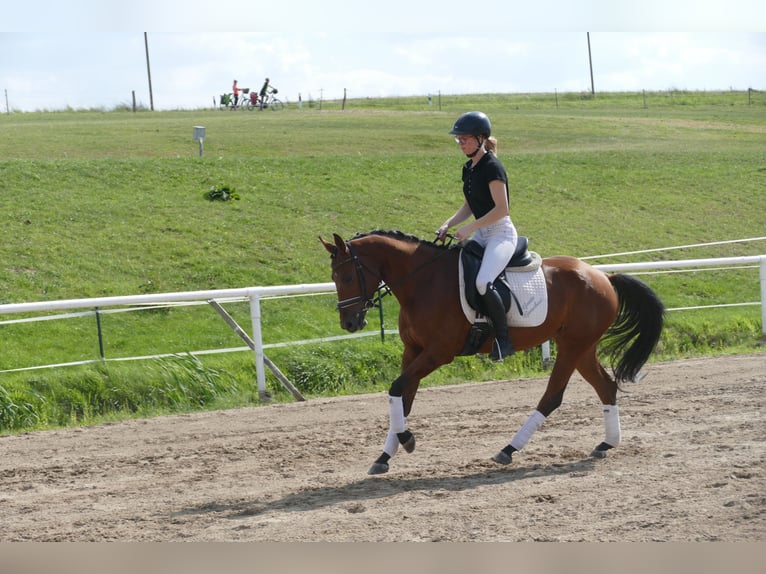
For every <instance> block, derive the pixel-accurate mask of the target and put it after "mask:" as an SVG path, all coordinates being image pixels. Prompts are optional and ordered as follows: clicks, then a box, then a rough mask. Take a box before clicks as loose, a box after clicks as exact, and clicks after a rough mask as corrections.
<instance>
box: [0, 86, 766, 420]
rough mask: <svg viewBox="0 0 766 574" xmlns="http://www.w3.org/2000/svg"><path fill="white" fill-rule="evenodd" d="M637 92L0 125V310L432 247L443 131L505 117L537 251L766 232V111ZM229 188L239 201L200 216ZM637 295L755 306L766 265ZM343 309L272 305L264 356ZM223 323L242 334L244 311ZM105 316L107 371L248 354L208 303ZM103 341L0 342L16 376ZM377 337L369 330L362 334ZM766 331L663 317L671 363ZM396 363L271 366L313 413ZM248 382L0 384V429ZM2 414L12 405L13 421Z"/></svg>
mask: <svg viewBox="0 0 766 574" xmlns="http://www.w3.org/2000/svg"><path fill="white" fill-rule="evenodd" d="M644 97H645V95H644V94H604V95H599V96H598V97H597V98H590V97H587V96H583V95H580V94H559V95H553V94H527V95H523V94H522V95H507V96H506V95H479V96H443V97H441V98H439V99H438V100H435V101H434V102H433V104H432V105H429V104H428V103H427V100H426V98H425V97H423V98H401V99H390V100H351V101H349V102H347V104H346V109H345V110H342V109H341V104H340V102H323V105H322V109H321V110H319V109H318V108H317V107H309V106H307V105H304V107H303V108H302V109H298V108H297V107H295V106H289V107H288V108H287V109H286V110H283V111H280V112H271V111H263V112H258V111H252V112H247V111H230V110H199V111H175V112H140V113H135V114H134V113H131V112H127V111H113V112H99V111H82V112H72V111H68V112H48V113H30V114H10V115H3V116H0V132H1V133H2V134H3V137H2V138H0V176H1V177H0V205H1V206H2V209H0V223H1V224H2V228H3V230H4V231H3V241H2V242H1V243H0V302H2V303H9V302H23V301H40V300H58V299H68V298H79V297H97V296H111V295H129V294H136V293H148V292H170V291H190V290H200V289H218V288H236V287H246V286H252V285H283V284H293V283H306V282H309V283H311V282H324V281H328V280H329V260H328V258H327V256H326V252H325V251H324V249H322V248H321V246H320V245H319V243H318V241H317V236H319V235H322V236H324V237H328V236H330V235H331V234H332V233H333V232H337V233H340V234H341V235H344V236H350V235H353V234H354V233H355V232H363V231H369V230H371V229H400V230H402V231H405V232H408V233H413V234H415V235H419V236H421V237H424V238H430V237H432V235H433V231H434V230H435V229H436V228H437V227H438V225H439V224H440V223H441V222H442V221H444V219H445V218H446V217H447V216H449V215H450V214H451V213H452V212H454V210H455V209H456V207H457V206H458V205H459V203H460V201H461V192H460V181H459V177H460V164H461V163H462V161H463V158H462V157H461V155H460V152H459V149H458V148H457V146H456V145H455V144H454V143H453V141H452V139H451V137H450V136H449V135H448V134H447V132H448V130H449V129H450V127H451V125H452V122H453V121H454V119H455V118H456V117H457V116H458V115H459V114H460V113H462V112H464V111H467V110H471V109H482V110H484V111H486V112H487V113H488V114H489V115H490V117H491V119H492V122H493V133H494V135H496V137H497V138H498V140H499V156H500V158H501V159H502V160H503V162H504V163H505V165H506V167H507V169H508V172H509V176H510V179H511V184H510V187H511V213H512V217H513V219H514V221H515V223H516V225H517V227H518V228H519V230H520V232H521V233H523V234H525V235H528V236H529V237H530V242H531V246H532V248H533V249H534V250H535V251H537V252H538V253H540V254H541V255H543V256H548V255H555V254H568V255H575V256H580V257H584V256H593V255H599V254H607V253H615V252H624V251H634V250H641V249H651V248H659V247H668V246H676V245H689V244H697V243H703V242H710V241H722V240H730V239H740V238H750V237H758V236H763V235H766V233H764V230H766V191H765V190H766V145H765V144H766V95H764V94H762V93H758V92H756V93H751V94H748V93H747V92H745V93H741V92H739V93H738V92H725V93H686V92H681V93H663V94H649V95H647V97H646V100H645V99H644ZM645 102H646V105H645ZM197 125H202V126H205V128H206V139H205V142H204V154H203V156H202V157H199V148H198V145H197V144H196V143H195V142H193V141H192V140H191V135H192V131H193V126H197ZM223 187H226V188H230V189H233V190H235V192H236V194H237V196H238V198H239V199H237V200H232V201H227V202H221V201H210V200H208V199H206V197H205V194H206V193H207V192H209V191H210V190H211V189H220V188H223ZM761 253H764V242H750V243H737V244H728V245H722V246H716V247H706V248H693V249H687V250H684V251H669V252H660V253H653V254H648V255H634V256H625V257H621V258H619V259H617V260H616V259H601V260H599V259H597V260H594V261H593V262H597V263H599V262H625V261H636V260H655V259H658V258H662V259H681V258H697V257H714V256H731V255H755V254H761ZM642 279H644V280H645V281H646V282H647V283H649V284H650V285H651V286H652V287H653V288H655V289H656V290H657V292H658V293H659V295H660V297H661V298H662V299H663V300H664V301H665V304H666V305H667V306H668V307H681V306H691V305H704V304H713V303H728V302H742V301H757V300H759V298H760V295H759V284H758V271H757V269H756V270H738V271H707V272H700V273H694V274H687V273H684V274H663V275H646V276H642ZM334 303H335V301H334V299H333V297H317V298H311V299H309V300H303V301H301V302H300V304H297V303H296V302H295V301H294V300H275V301H272V302H268V303H267V304H266V306H265V308H264V339H265V340H266V341H284V340H299V339H304V338H309V337H320V336H328V335H336V334H340V329H339V327H338V325H337V314H336V313H335V311H334ZM230 310H231V312H232V313H233V314H234V315H235V317H237V318H238V319H241V323H242V324H243V325H248V324H249V322H248V319H247V309H246V307H245V306H241V307H238V306H233V307H232V309H230ZM386 313H387V319H386V323H387V325H388V326H393V325H394V324H395V319H394V317H395V313H396V306H395V304H389V303H387V307H386ZM15 318H18V317H15V316H11V317H9V316H6V317H0V320H3V319H15ZM372 319H374V318H372ZM103 322H104V325H103V329H104V333H105V348H106V354H107V356H109V357H119V356H131V355H145V354H151V353H162V352H182V351H184V350H197V349H202V348H214V347H226V346H240V345H241V341H239V340H238V339H237V338H236V336H235V335H234V334H233V333H231V331H230V330H229V329H228V327H226V325H224V324H223V322H222V321H221V320H220V318H218V317H217V315H215V313H213V312H212V310H210V309H206V308H185V309H173V310H169V311H167V310H166V311H164V312H158V311H154V312H148V313H141V314H139V313H130V314H120V315H109V316H105V317H104V318H103ZM93 323H94V320H93V318H92V317H83V318H77V319H70V320H66V321H48V322H45V323H23V324H15V323H14V324H10V325H8V324H6V325H0V370H2V369H14V368H19V367H24V366H29V365H35V364H45V363H56V362H66V361H73V360H85V359H93V358H96V357H97V356H98V355H97V353H98V346H97V343H96V341H95V334H94V333H95V328H94V324H93ZM376 327H377V326H376V325H375V322H374V320H373V321H371V325H370V327H368V328H369V329H375V328H376ZM760 328H761V327H760V310H759V309H758V308H757V307H737V308H730V309H721V310H714V311H713V310H703V311H683V312H675V313H671V314H670V315H669V318H668V328H667V330H666V333H665V336H664V337H663V341H662V342H661V345H660V348H659V349H658V354H657V357H658V358H673V357H678V356H687V355H690V354H691V355H693V354H706V353H716V352H750V351H754V350H755V351H757V350H760V349H762V342H761V341H760V340H759V337H760ZM399 352H400V348H399V347H398V344H397V342H396V341H387V342H386V343H385V344H383V345H381V344H380V342H379V341H375V340H374V339H370V340H367V341H362V342H355V343H353V344H346V343H343V344H342V345H339V344H327V345H319V346H312V347H301V348H291V349H275V350H274V351H273V353H270V356H272V358H273V359H274V360H275V362H277V364H278V365H280V367H281V368H282V369H283V370H284V371H285V372H286V373H287V375H288V377H290V378H291V379H292V380H293V381H294V382H296V381H297V384H298V385H299V387H301V388H302V390H303V391H304V392H306V393H307V394H309V395H312V394H323V393H333V392H354V391H355V390H371V389H378V388H380V389H382V388H386V387H387V385H388V384H389V382H390V380H391V379H392V378H393V377H394V376H395V375H396V371H397V365H398V362H399V358H398V354H399ZM536 365H537V360H536V357H526V356H520V357H518V358H517V360H516V361H515V362H514V361H512V362H510V364H508V365H503V366H501V367H496V366H489V365H486V364H484V363H482V362H481V361H478V360H477V359H475V358H469V359H460V360H458V361H456V363H455V364H454V365H451V366H449V367H447V368H445V369H442V370H440V371H439V372H437V373H435V374H434V375H432V376H431V377H429V383H432V384H436V383H439V382H444V381H449V382H455V381H458V380H476V379H481V378H505V377H513V376H518V375H519V374H520V373H522V372H523V373H529V372H539V371H536V369H537V366H536ZM139 380H140V381H141V385H140V388H139V390H136V391H135V392H133V393H132V394H131V393H128V391H124V393H127V394H130V397H127V398H126V397H121V396H117V395H112V396H107V398H106V399H104V400H105V402H106V403H107V404H106V405H105V406H104V405H99V404H96V405H95V406H94V405H93V404H92V403H94V402H95V403H98V401H91V400H90V399H88V398H87V397H88V396H89V395H92V396H99V397H103V396H104V395H105V394H106V395H108V392H107V391H102V390H99V389H101V388H102V387H103V388H104V389H107V390H108V389H118V388H119V389H126V388H135V387H136V384H137V381H139ZM176 380H184V381H187V382H189V381H193V382H194V383H195V384H200V386H201V387H202V389H203V390H204V389H207V391H205V392H202V393H201V395H200V396H199V397H195V396H190V397H186V396H183V393H181V394H177V393H176V392H175V390H172V391H169V390H167V389H169V388H173V389H175V387H173V385H174V384H175V383H174V382H173V381H176ZM200 381H202V383H200ZM205 381H207V382H205ZM211 381H212V382H211ZM269 384H270V386H272V387H273V390H274V393H275V394H276V395H277V398H281V396H282V394H281V391H280V390H279V388H278V387H277V386H276V385H275V384H274V381H270V382H269ZM163 385H164V387H163ZM219 386H220V388H218V387H219ZM166 387H167V388H166ZM252 387H253V368H252V360H251V357H250V356H249V355H248V354H247V353H244V354H235V355H227V356H225V357H218V358H215V359H212V358H210V359H205V360H204V362H194V361H189V360H179V361H175V362H167V361H165V362H160V363H131V364H130V365H120V366H116V365H115V364H105V365H99V366H98V367H85V368H76V369H75V368H69V369H58V370H53V371H45V372H42V371H33V372H31V373H0V413H2V412H4V411H3V408H4V407H3V404H5V405H6V407H5V412H6V414H7V416H10V414H8V413H10V412H11V411H13V410H14V409H13V407H12V406H9V405H15V406H16V407H18V405H19V404H22V403H24V402H26V403H28V404H30V405H32V404H36V401H37V402H39V401H38V400H37V399H35V398H34V397H35V396H36V395H35V393H36V394H37V395H39V396H41V397H50V396H51V395H50V393H51V389H53V388H55V389H58V390H57V391H56V393H58V396H66V395H67V393H69V392H70V391H71V389H73V388H74V389H78V393H79V394H78V396H76V397H74V398H73V399H71V400H69V401H68V402H67V401H63V403H62V404H63V406H60V407H57V409H58V410H56V411H55V412H51V413H48V414H45V415H44V416H37V417H35V415H30V417H29V421H28V423H27V424H24V425H18V424H16V423H13V424H11V423H9V422H6V423H3V415H2V414H0V426H2V427H4V428H9V427H11V426H13V425H14V424H16V426H27V427H28V426H29V425H30V424H31V425H32V426H41V425H42V426H44V425H46V424H62V423H66V422H69V421H70V420H72V421H75V422H79V421H82V420H90V419H91V418H92V417H95V416H101V415H103V414H104V413H110V412H112V411H114V410H117V411H128V412H141V413H147V412H155V411H159V412H162V411H163V410H164V409H166V408H171V409H187V408H198V407H200V406H204V407H210V406H211V405H212V406H220V405H227V404H228V405H231V404H243V403H248V402H250V401H252V400H253V396H252V395H253V392H252ZM157 388H166V390H165V391H163V392H158V391H156V389H157ZM64 389H66V391H65V390H64ZM211 389H212V390H211ZM216 389H217V390H216ZM3 391H4V393H5V395H4V393H3ZM54 394H55V393H54ZM176 394H177V396H176V398H175V399H174V400H172V401H167V402H163V401H164V400H165V399H164V398H163V397H167V396H169V395H176ZM79 395H84V396H85V398H81V397H79ZM192 395H193V393H192ZM3 396H7V397H10V398H7V399H6V402H5V403H3V400H4V399H3V398H2V397H3ZM147 397H154V398H152V399H151V400H147ZM49 401H50V399H49ZM110 401H111V402H110ZM70 403H71V404H70ZM78 405H79V406H78ZM18 410H19V409H18V408H16V411H18ZM17 418H18V417H17ZM8 420H9V421H10V420H11V419H10V418H9V419H8ZM13 420H16V419H13Z"/></svg>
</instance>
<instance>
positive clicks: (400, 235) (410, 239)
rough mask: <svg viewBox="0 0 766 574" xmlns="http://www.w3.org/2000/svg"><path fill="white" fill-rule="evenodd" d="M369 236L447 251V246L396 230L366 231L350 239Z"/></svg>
mask: <svg viewBox="0 0 766 574" xmlns="http://www.w3.org/2000/svg"><path fill="white" fill-rule="evenodd" d="M371 235H380V236H382V237H390V238H392V239H397V240H399V241H405V242H407V243H421V244H426V245H428V246H429V247H434V248H436V249H449V247H448V246H447V245H444V244H440V243H436V242H435V241H429V240H427V239H421V238H420V237H417V236H415V235H412V234H410V233H404V232H403V231H397V230H390V231H384V230H382V229H373V230H372V231H368V232H367V233H357V234H356V235H354V237H352V238H351V239H352V240H353V239H361V238H362V237H369V236H371Z"/></svg>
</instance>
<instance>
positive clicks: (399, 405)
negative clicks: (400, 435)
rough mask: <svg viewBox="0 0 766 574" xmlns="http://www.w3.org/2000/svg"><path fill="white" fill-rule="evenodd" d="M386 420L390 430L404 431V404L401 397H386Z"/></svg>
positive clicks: (405, 424) (405, 425) (405, 426)
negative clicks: (388, 422)
mask: <svg viewBox="0 0 766 574" xmlns="http://www.w3.org/2000/svg"><path fill="white" fill-rule="evenodd" d="M388 420H389V421H390V423H391V427H390V429H391V431H393V432H395V433H397V432H404V429H406V428H407V421H406V420H405V419H404V404H403V402H402V397H392V396H390V395H389V397H388Z"/></svg>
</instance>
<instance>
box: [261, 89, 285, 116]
mask: <svg viewBox="0 0 766 574" xmlns="http://www.w3.org/2000/svg"><path fill="white" fill-rule="evenodd" d="M278 92H279V90H277V89H276V88H272V89H271V90H269V92H268V93H267V94H266V101H265V102H264V101H263V98H261V99H260V100H259V101H258V109H259V110H261V111H262V110H263V108H271V110H272V111H274V112H277V111H279V110H282V109H284V107H285V104H284V102H283V101H282V100H280V99H279V98H277V97H276V96H275V95H274V94H276V93H278Z"/></svg>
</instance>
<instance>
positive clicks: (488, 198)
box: [463, 153, 508, 219]
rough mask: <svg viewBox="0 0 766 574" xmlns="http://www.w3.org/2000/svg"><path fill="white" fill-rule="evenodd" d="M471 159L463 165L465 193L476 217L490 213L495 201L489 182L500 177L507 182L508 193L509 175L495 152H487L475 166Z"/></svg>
mask: <svg viewBox="0 0 766 574" xmlns="http://www.w3.org/2000/svg"><path fill="white" fill-rule="evenodd" d="M471 163H472V161H471V160H468V161H467V162H466V163H465V165H463V195H464V196H465V200H466V201H467V202H468V206H469V207H470V208H471V212H472V213H473V216H474V217H475V218H476V219H479V218H480V217H482V216H484V215H486V214H487V213H489V212H490V211H491V210H492V208H493V207H495V202H494V201H493V200H492V193H490V191H489V183H490V182H491V181H495V180H496V179H499V180H501V181H503V182H504V183H505V193H506V195H508V175H507V174H506V172H505V168H504V167H503V164H502V163H500V160H499V159H497V158H496V157H495V154H493V153H485V154H484V156H483V157H482V158H481V159H480V160H479V163H477V164H476V165H475V166H473V167H471Z"/></svg>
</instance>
